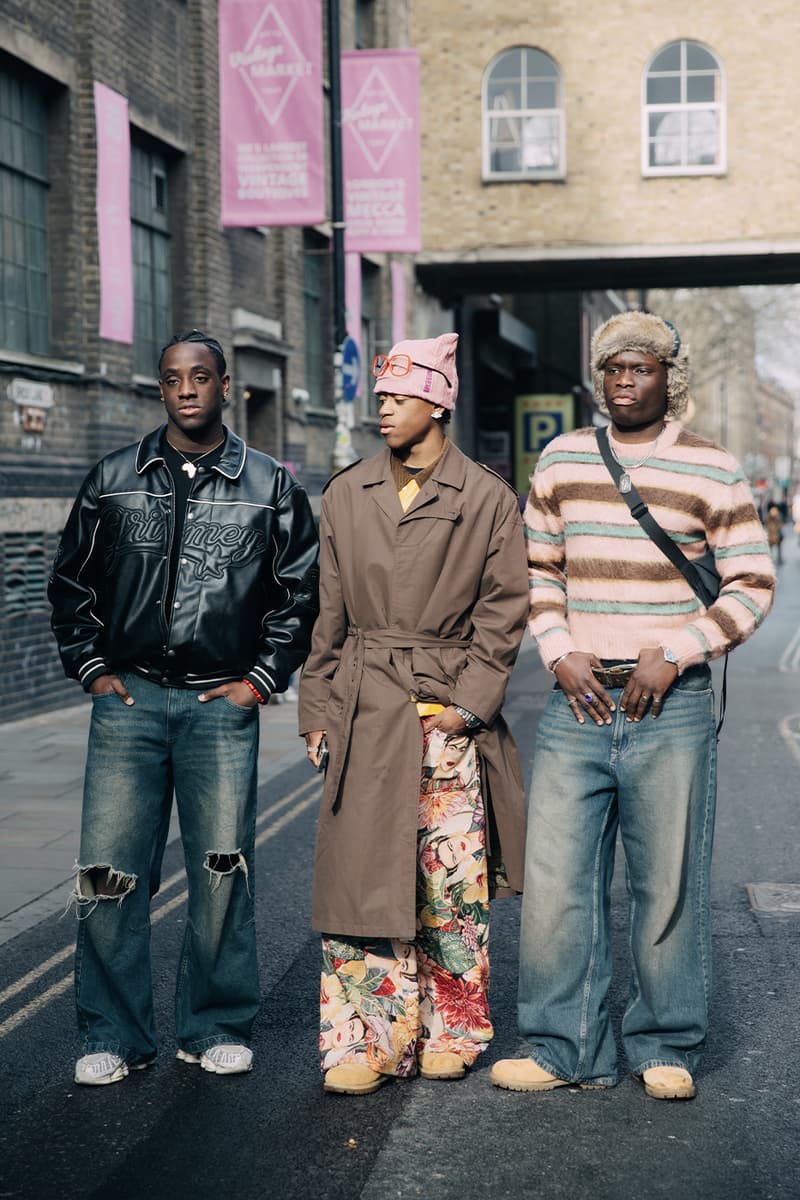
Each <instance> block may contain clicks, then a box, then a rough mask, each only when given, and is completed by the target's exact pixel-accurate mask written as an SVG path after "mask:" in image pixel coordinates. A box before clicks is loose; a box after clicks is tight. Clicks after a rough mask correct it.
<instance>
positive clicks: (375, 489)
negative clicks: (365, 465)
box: [362, 450, 403, 525]
mask: <svg viewBox="0 0 800 1200" xmlns="http://www.w3.org/2000/svg"><path fill="white" fill-rule="evenodd" d="M390 453H391V452H390V451H389V450H384V451H383V453H382V454H378V455H377V456H376V457H375V458H374V459H373V460H372V463H371V466H372V471H371V472H370V473H369V475H367V477H366V479H364V481H363V484H362V486H363V488H364V491H365V492H366V494H367V495H368V496H369V497H370V499H371V500H372V501H373V502H374V503H375V504H377V505H378V508H379V509H380V510H381V512H382V513H384V515H385V516H387V517H388V518H389V520H390V521H391V522H392V524H393V525H398V524H399V522H400V518H401V517H402V515H403V509H402V507H401V505H400V501H399V500H398V498H397V488H396V487H395V485H394V479H393V478H392V468H391V459H390Z"/></svg>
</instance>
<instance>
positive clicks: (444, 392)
mask: <svg viewBox="0 0 800 1200" xmlns="http://www.w3.org/2000/svg"><path fill="white" fill-rule="evenodd" d="M457 345H458V334H457V333H443V334H441V336H440V337H436V338H422V339H418V340H416V341H409V340H406V341H402V342H397V344H396V345H394V346H392V348H391V350H390V351H389V354H388V358H390V359H391V358H394V356H395V355H396V354H407V355H408V357H409V358H410V359H411V363H412V366H411V370H410V371H409V373H408V374H407V375H393V374H392V373H391V371H386V372H385V374H383V375H381V377H380V379H376V380H375V388H374V391H375V393H376V395H378V394H380V393H381V392H391V393H392V394H393V395H394V396H418V397H419V399H420V400H428V401H429V402H430V403H431V404H436V405H438V406H439V407H440V408H449V409H450V411H451V412H452V410H453V409H454V408H455V406H456V396H457V395H458V373H457V372H456V346H457Z"/></svg>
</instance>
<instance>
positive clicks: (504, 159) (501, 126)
mask: <svg viewBox="0 0 800 1200" xmlns="http://www.w3.org/2000/svg"><path fill="white" fill-rule="evenodd" d="M489 144H490V150H489V157H490V166H491V169H492V170H493V171H515V172H519V171H521V170H522V156H521V148H522V136H521V133H520V118H519V117H503V118H501V119H499V120H494V119H493V120H492V121H491V123H490V126H489Z"/></svg>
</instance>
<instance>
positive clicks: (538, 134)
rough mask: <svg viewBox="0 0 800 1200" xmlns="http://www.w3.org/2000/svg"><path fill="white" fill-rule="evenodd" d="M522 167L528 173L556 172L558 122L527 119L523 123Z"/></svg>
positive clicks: (536, 118)
mask: <svg viewBox="0 0 800 1200" xmlns="http://www.w3.org/2000/svg"><path fill="white" fill-rule="evenodd" d="M522 129H523V135H522V136H523V144H522V165H523V167H524V169H525V170H526V171H531V170H554V169H555V168H556V167H557V166H558V151H559V145H558V120H557V118H556V117H526V118H525V120H524V122H523V127H522Z"/></svg>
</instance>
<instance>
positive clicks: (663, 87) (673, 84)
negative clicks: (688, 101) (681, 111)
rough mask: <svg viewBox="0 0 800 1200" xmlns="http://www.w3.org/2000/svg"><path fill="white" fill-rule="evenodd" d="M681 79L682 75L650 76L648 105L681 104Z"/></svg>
mask: <svg viewBox="0 0 800 1200" xmlns="http://www.w3.org/2000/svg"><path fill="white" fill-rule="evenodd" d="M680 102H681V77H680V75H659V76H653V75H650V76H648V79H647V103H648V104H680Z"/></svg>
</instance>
